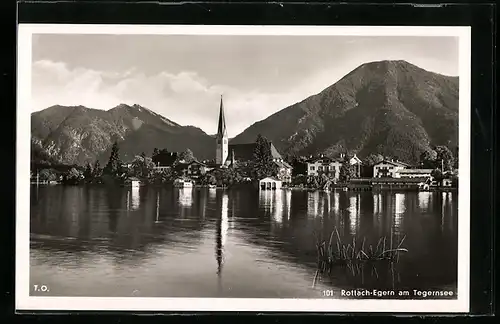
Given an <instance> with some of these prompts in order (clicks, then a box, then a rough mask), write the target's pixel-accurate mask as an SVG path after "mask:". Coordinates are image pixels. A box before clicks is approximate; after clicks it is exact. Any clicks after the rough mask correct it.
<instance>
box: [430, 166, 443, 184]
mask: <svg viewBox="0 0 500 324" xmlns="http://www.w3.org/2000/svg"><path fill="white" fill-rule="evenodd" d="M431 177H432V178H433V179H434V181H436V182H437V183H441V181H443V179H444V175H443V173H442V172H441V170H440V169H434V170H432V172H431Z"/></svg>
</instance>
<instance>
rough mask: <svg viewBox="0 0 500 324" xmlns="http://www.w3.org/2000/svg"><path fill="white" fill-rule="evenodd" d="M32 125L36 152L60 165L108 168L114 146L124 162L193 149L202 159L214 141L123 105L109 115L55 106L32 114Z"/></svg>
mask: <svg viewBox="0 0 500 324" xmlns="http://www.w3.org/2000/svg"><path fill="white" fill-rule="evenodd" d="M31 122H32V134H31V135H32V136H31V137H32V147H33V146H36V147H37V149H42V150H43V151H45V152H46V153H47V154H48V156H50V157H51V158H52V159H54V160H56V161H59V162H60V163H68V164H74V163H77V164H85V163H89V162H94V161H95V160H96V159H98V160H99V161H100V162H101V163H105V162H107V159H108V158H109V154H110V149H111V145H112V144H113V142H114V141H118V142H119V144H120V152H121V158H123V159H124V160H130V159H132V158H133V157H134V156H135V155H137V154H140V153H141V152H142V151H144V152H145V153H147V154H151V153H152V151H153V149H154V148H155V147H157V148H168V149H170V150H172V151H175V150H180V151H182V150H183V149H184V147H191V150H193V152H194V153H195V155H197V156H199V157H200V158H210V157H211V154H212V152H211V151H212V150H208V147H207V146H209V144H211V142H212V139H211V138H210V136H209V135H207V134H206V133H205V132H203V131H202V130H201V129H199V128H197V127H195V126H181V125H179V124H178V123H176V122H174V121H172V120H170V119H167V118H165V117H163V116H161V115H159V114H157V113H155V112H153V111H151V110H149V109H147V108H145V107H142V106H140V105H131V106H129V105H126V104H119V105H117V106H115V107H113V108H111V109H108V110H100V109H94V108H87V107H84V106H81V105H80V106H62V105H54V106H51V107H49V108H47V109H44V110H41V111H37V112H34V113H32V115H31ZM138 150H140V151H141V152H138Z"/></svg>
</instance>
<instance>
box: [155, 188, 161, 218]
mask: <svg viewBox="0 0 500 324" xmlns="http://www.w3.org/2000/svg"><path fill="white" fill-rule="evenodd" d="M155 223H160V191H158V192H157V193H156V217H155Z"/></svg>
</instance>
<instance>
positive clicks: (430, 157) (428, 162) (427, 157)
mask: <svg viewBox="0 0 500 324" xmlns="http://www.w3.org/2000/svg"><path fill="white" fill-rule="evenodd" d="M436 159H437V153H436V151H434V150H426V151H424V152H422V154H420V165H421V166H422V167H423V168H424V169H434V168H435V167H437V165H436Z"/></svg>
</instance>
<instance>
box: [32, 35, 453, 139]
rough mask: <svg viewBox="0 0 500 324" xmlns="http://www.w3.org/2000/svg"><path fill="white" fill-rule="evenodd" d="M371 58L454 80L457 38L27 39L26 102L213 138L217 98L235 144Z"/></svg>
mask: <svg viewBox="0 0 500 324" xmlns="http://www.w3.org/2000/svg"><path fill="white" fill-rule="evenodd" d="M380 60H406V61H408V62H410V63H412V64H415V65H417V66H419V67H421V68H423V69H426V70H428V71H432V72H437V73H441V74H445V75H450V76H458V69H459V67H458V38H455V37H428V36H427V37H423V36H422V37H420V36H419V37H416V36H413V37H394V36H384V37H380V36H379V37H374V36H370V37H365V36H364V37H361V36H227V35H219V36H217V35H208V36H206V35H204V36H201V35H96V34H87V35H85V34H36V35H33V39H32V90H31V91H32V96H31V100H32V102H31V104H32V109H33V111H38V110H42V109H45V108H48V107H50V106H52V105H56V104H58V105H68V106H70V105H83V106H86V107H89V108H96V109H103V110H108V109H111V108H113V107H115V106H117V105H119V104H120V103H125V104H130V105H132V104H138V105H141V106H144V107H146V108H149V109H151V110H153V111H155V112H156V113H158V114H161V115H163V116H164V117H166V118H168V119H170V120H173V121H174V122H176V123H179V124H181V125H194V126H197V127H200V128H201V129H202V130H204V131H205V132H206V133H208V134H214V133H216V130H217V118H218V112H219V102H220V96H221V95H223V98H224V107H225V113H226V123H227V127H228V135H229V137H234V136H236V135H238V134H239V133H241V132H242V131H243V130H244V129H245V128H247V127H248V126H250V125H252V124H253V123H255V122H257V121H259V120H262V119H265V118H266V117H268V116H270V115H272V114H273V113H275V112H277V111H279V110H282V109H284V108H286V107H288V106H290V105H292V104H294V103H296V102H299V101H302V100H303V99H306V98H307V97H309V96H311V95H314V94H316V93H319V92H321V91H322V90H323V89H324V88H326V87H328V86H330V85H332V84H334V83H335V82H337V81H338V80H340V79H341V78H342V77H343V76H345V75H346V74H348V73H349V72H350V71H352V70H354V69H355V68H356V67H358V66H360V65H362V64H364V63H368V62H372V61H380Z"/></svg>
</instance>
